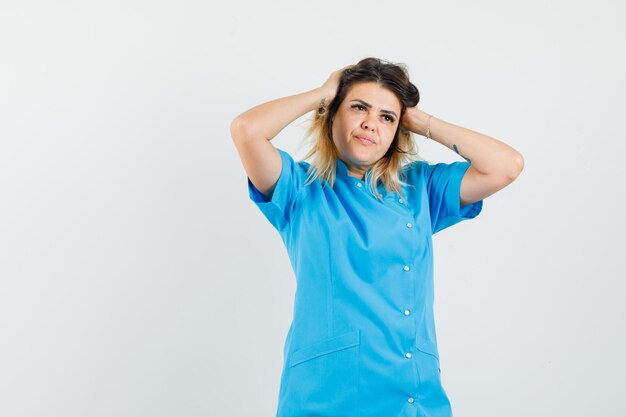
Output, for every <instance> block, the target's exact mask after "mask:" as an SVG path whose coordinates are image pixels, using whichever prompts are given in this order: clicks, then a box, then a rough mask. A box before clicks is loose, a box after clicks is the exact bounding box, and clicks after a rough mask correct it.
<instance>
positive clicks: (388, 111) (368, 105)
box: [350, 98, 398, 118]
mask: <svg viewBox="0 0 626 417" xmlns="http://www.w3.org/2000/svg"><path fill="white" fill-rule="evenodd" d="M353 101H358V102H359V103H361V104H362V105H364V106H365V107H367V108H368V109H371V108H372V105H371V104H369V103H367V102H365V101H363V100H361V99H360V98H356V99H354V100H350V102H351V103H352V102H353ZM380 112H381V113H386V114H393V115H394V116H396V118H397V117H398V115H397V114H396V113H395V112H393V111H391V110H381V111H380Z"/></svg>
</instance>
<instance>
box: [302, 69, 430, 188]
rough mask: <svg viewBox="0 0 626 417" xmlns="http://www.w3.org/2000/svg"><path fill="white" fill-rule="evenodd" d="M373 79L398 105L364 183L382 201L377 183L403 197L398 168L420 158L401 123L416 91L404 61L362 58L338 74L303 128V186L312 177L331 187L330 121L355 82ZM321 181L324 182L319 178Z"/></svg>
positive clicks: (332, 150) (415, 98)
mask: <svg viewBox="0 0 626 417" xmlns="http://www.w3.org/2000/svg"><path fill="white" fill-rule="evenodd" d="M361 82H376V83H378V84H379V85H380V86H382V87H384V88H387V89H389V90H390V91H391V92H393V93H394V94H395V95H396V96H397V97H398V99H399V101H400V103H401V105H402V107H401V111H400V115H399V117H398V128H397V129H396V133H395V135H394V138H393V141H392V143H391V145H390V146H389V149H388V151H387V152H386V153H385V155H384V156H383V157H381V158H380V159H379V160H378V161H377V162H376V163H375V164H374V165H373V166H372V169H371V171H368V173H367V175H366V178H365V182H366V185H367V187H369V189H370V190H371V191H372V194H374V196H376V198H377V199H379V200H382V198H381V197H382V196H381V195H380V194H379V193H378V190H377V186H378V183H379V182H381V183H382V184H383V185H384V187H385V189H386V190H387V192H396V193H398V194H399V195H401V196H403V197H404V195H403V194H404V193H403V192H402V188H401V187H402V185H410V184H407V183H406V182H404V180H405V179H406V177H405V175H404V173H403V172H402V171H403V170H402V168H403V166H404V165H405V164H406V163H409V162H412V161H414V160H422V158H421V157H420V156H419V154H418V148H417V143H416V141H415V140H414V139H413V135H412V132H411V131H410V130H408V129H406V128H404V126H402V116H403V115H404V113H405V111H406V108H407V107H413V106H415V105H417V103H418V102H419V99H420V95H419V91H418V89H417V87H415V85H413V84H412V83H411V82H410V81H409V74H408V71H407V69H406V66H405V65H404V64H394V63H391V62H388V61H384V60H381V59H378V58H372V57H369V58H365V59H362V60H360V61H359V62H358V63H357V64H356V65H355V66H352V67H350V68H348V69H347V70H345V71H344V72H343V73H342V74H341V78H340V80H339V86H338V88H337V94H336V96H335V98H334V99H333V101H331V102H330V103H329V104H328V105H327V106H326V107H320V108H319V109H317V111H316V112H315V116H314V118H313V120H312V121H311V123H310V125H309V127H308V128H307V130H306V133H305V136H306V137H309V138H312V139H311V140H310V142H311V144H310V149H309V151H308V152H307V154H306V155H305V156H304V158H303V160H306V159H310V158H312V160H311V162H310V167H309V170H308V174H307V180H306V185H308V184H310V183H311V182H313V181H314V180H315V179H316V178H318V177H319V178H320V179H321V180H325V181H327V182H328V183H329V184H330V186H331V187H332V186H333V184H334V182H335V178H336V172H335V169H336V164H337V159H338V158H339V154H338V152H337V148H336V146H335V144H334V142H333V140H332V132H331V123H332V120H333V117H334V116H335V114H336V113H337V109H338V108H339V106H340V105H341V103H342V102H343V100H344V99H345V97H346V95H347V93H348V91H349V90H350V88H351V87H352V85H353V84H355V83H361ZM321 182H322V183H324V181H321Z"/></svg>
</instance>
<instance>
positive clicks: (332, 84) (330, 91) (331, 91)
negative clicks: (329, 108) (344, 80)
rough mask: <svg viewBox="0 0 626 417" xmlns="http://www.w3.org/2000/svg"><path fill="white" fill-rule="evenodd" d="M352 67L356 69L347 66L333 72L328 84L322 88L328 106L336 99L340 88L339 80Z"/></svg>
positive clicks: (327, 81)
mask: <svg viewBox="0 0 626 417" xmlns="http://www.w3.org/2000/svg"><path fill="white" fill-rule="evenodd" d="M352 67H354V65H347V66H345V67H343V68H341V69H340V70H337V71H335V72H333V73H332V74H330V77H328V80H326V82H325V83H324V84H323V85H322V86H321V87H320V90H322V91H323V92H324V94H325V97H326V105H328V104H330V103H331V102H332V101H333V100H334V99H335V96H336V95H337V89H338V88H339V80H340V79H341V76H342V75H343V73H344V71H345V70H347V69H349V68H352Z"/></svg>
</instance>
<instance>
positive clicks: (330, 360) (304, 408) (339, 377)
mask: <svg viewBox="0 0 626 417" xmlns="http://www.w3.org/2000/svg"><path fill="white" fill-rule="evenodd" d="M359 347H360V330H355V331H351V332H347V333H343V334H340V335H337V336H334V337H331V338H328V339H324V340H320V341H318V342H316V343H313V344H310V345H307V346H304V347H302V348H300V349H296V350H294V351H293V352H292V353H291V355H290V358H289V362H288V363H289V367H288V372H289V375H288V377H287V384H286V387H285V389H286V392H285V398H286V399H287V404H285V405H286V408H287V409H289V412H288V413H287V414H288V415H289V416H293V417H297V416H310V415H316V416H332V417H340V416H345V417H351V416H354V415H355V413H356V411H357V409H358V394H359V362H360V358H359V351H360V349H359Z"/></svg>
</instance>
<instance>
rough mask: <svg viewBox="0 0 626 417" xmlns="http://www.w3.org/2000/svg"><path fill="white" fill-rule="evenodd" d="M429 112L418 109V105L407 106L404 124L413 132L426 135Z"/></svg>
mask: <svg viewBox="0 0 626 417" xmlns="http://www.w3.org/2000/svg"><path fill="white" fill-rule="evenodd" d="M428 116H430V115H429V114H428V113H425V112H423V111H422V110H420V109H418V108H417V106H413V107H407V108H406V110H405V111H404V114H403V115H402V121H401V123H402V125H403V126H404V127H405V128H406V129H408V130H410V131H411V132H414V133H417V134H418V135H422V136H426V130H427V122H428Z"/></svg>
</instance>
